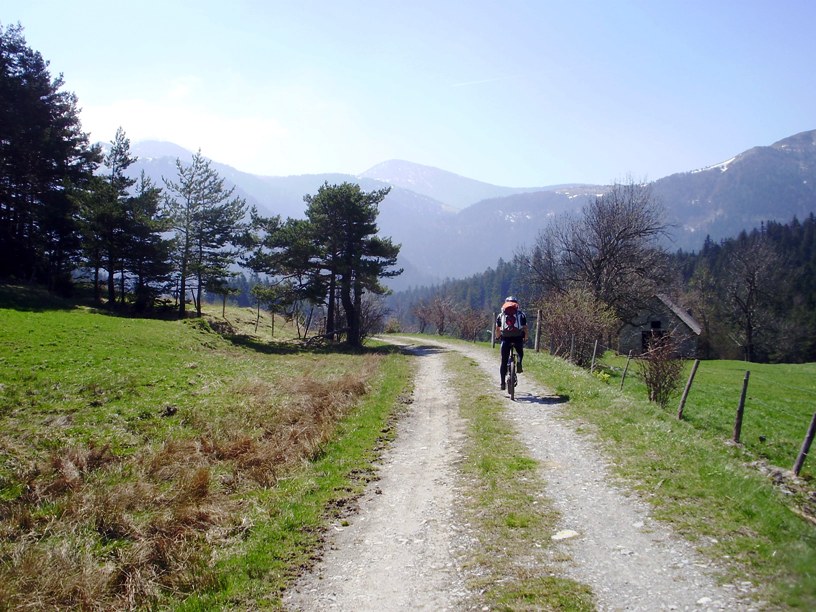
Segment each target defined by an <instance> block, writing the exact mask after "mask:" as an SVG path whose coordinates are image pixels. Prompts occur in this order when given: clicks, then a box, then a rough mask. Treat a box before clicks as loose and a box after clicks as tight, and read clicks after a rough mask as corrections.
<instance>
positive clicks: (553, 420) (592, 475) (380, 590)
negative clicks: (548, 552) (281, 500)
mask: <svg viewBox="0 0 816 612" xmlns="http://www.w3.org/2000/svg"><path fill="white" fill-rule="evenodd" d="M388 340H389V341H391V342H400V343H405V344H408V345H410V344H412V343H413V344H416V342H417V341H416V340H412V339H409V338H402V339H400V338H392V337H389V338H388ZM429 345H432V346H434V347H435V348H427V347H428V346H429ZM422 347H425V348H421V347H416V346H414V348H413V349H412V351H413V352H414V354H415V355H416V356H417V360H418V369H417V374H416V380H415V387H414V397H413V403H412V404H411V409H410V411H409V412H408V413H407V414H406V415H405V416H404V417H403V418H402V419H401V421H400V423H399V425H398V434H397V438H396V440H395V441H394V443H393V444H392V445H391V447H390V448H389V449H388V450H387V451H386V453H385V454H384V456H383V458H382V461H381V465H380V478H381V479H380V480H379V481H378V482H375V483H372V484H371V486H370V487H369V488H368V490H367V491H366V493H365V495H364V496H363V497H362V499H361V500H360V502H359V512H357V513H356V514H355V515H354V516H352V517H350V518H349V519H348V524H347V525H335V526H334V529H333V530H332V533H331V534H330V535H329V537H328V538H327V542H326V550H325V552H324V555H323V559H322V560H321V561H320V562H319V563H318V564H317V566H316V567H315V568H314V569H313V571H312V572H310V573H308V574H306V575H304V576H303V577H302V578H301V579H300V580H299V581H298V582H297V583H296V584H295V585H293V587H292V588H291V589H290V590H289V591H288V592H287V594H286V596H285V598H284V604H285V605H286V606H287V608H288V609H291V610H349V611H350V610H355V611H357V610H360V611H362V610H408V609H410V610H458V609H463V602H464V601H466V596H467V594H468V592H467V587H466V579H465V573H464V571H463V570H462V568H461V567H460V566H459V563H460V561H461V559H462V555H461V554H460V553H461V552H462V551H463V550H464V548H465V547H467V545H468V543H469V542H470V541H471V538H470V536H469V534H468V533H467V530H466V528H465V527H463V526H462V525H458V524H457V523H456V518H455V517H456V513H455V506H456V503H457V496H458V495H460V494H461V492H460V491H458V490H457V484H456V462H457V458H458V452H459V451H458V449H459V447H460V442H461V440H462V436H463V435H464V433H463V432H464V425H463V423H462V422H461V421H460V418H459V416H458V410H457V398H456V397H455V396H453V395H452V393H451V391H450V390H446V391H445V392H444V393H440V389H441V388H444V384H443V383H444V380H445V377H446V376H447V374H446V372H445V370H444V358H443V357H444V356H443V354H442V352H444V351H454V350H455V351H458V352H460V353H463V354H465V355H467V356H468V357H470V358H471V359H473V360H474V361H476V362H477V363H478V364H479V365H480V366H481V367H482V368H483V369H484V371H485V373H486V375H488V377H489V378H488V380H489V384H490V385H493V386H494V387H495V393H497V394H501V395H502V396H504V397H506V395H504V393H503V392H501V391H499V389H498V384H496V383H498V351H492V352H491V351H489V350H486V349H483V348H480V347H476V346H472V347H469V346H463V345H461V344H447V343H444V342H442V341H435V342H433V343H431V342H426V341H423V342H422ZM516 400H517V401H516V402H511V401H510V400H509V398H507V400H506V401H507V416H508V418H509V419H510V420H511V422H513V423H514V424H515V425H516V429H517V432H518V436H519V439H520V440H521V441H522V442H523V443H524V444H525V445H526V446H527V448H528V450H529V452H530V455H531V456H532V457H534V458H535V459H537V460H538V461H539V462H540V465H541V474H542V477H543V480H544V481H545V483H546V484H545V489H544V491H543V492H542V493H543V494H544V495H545V496H546V497H547V498H548V499H550V500H551V502H552V503H553V505H554V506H555V508H556V509H557V510H558V511H559V512H560V513H561V517H562V518H561V521H562V523H561V524H560V525H559V526H558V534H557V537H558V538H559V539H558V541H557V542H554V546H555V547H556V552H558V553H563V554H556V555H554V558H558V559H567V560H565V561H561V562H558V563H559V565H558V566H557V567H558V569H560V570H561V572H562V573H563V575H564V576H566V577H569V578H572V579H575V580H578V581H580V582H582V583H584V584H587V585H589V586H590V587H591V588H592V590H593V592H594V593H595V596H596V600H597V605H598V609H599V610H643V611H652V610H755V609H759V608H758V606H756V605H755V604H750V603H748V602H747V599H746V598H745V595H746V593H749V592H750V590H751V585H750V583H748V582H739V583H737V584H725V585H718V584H717V581H716V575H717V568H716V566H715V565H714V564H712V563H711V562H710V561H709V560H707V559H705V558H703V557H702V556H700V555H699V554H698V553H697V552H696V551H695V549H694V548H693V546H692V545H691V544H689V543H688V542H686V541H684V540H683V539H682V538H680V537H678V536H677V535H676V534H675V533H673V532H672V530H671V528H670V527H669V526H667V525H666V524H664V523H660V522H658V521H656V520H654V519H653V518H652V517H651V516H650V512H649V507H648V505H647V504H645V503H644V502H642V501H640V500H639V499H638V498H637V497H636V495H635V494H633V493H630V492H627V491H626V489H625V488H624V486H623V485H621V484H620V483H616V482H615V479H614V478H613V476H612V475H611V473H610V470H609V464H608V462H607V461H606V459H605V458H604V457H603V455H602V453H601V452H600V451H599V447H598V446H597V445H595V444H594V443H593V441H592V440H591V439H590V438H589V437H588V436H585V435H580V434H577V433H576V432H575V431H574V429H573V427H574V425H573V424H571V423H570V421H568V420H565V419H562V418H559V411H560V408H561V406H562V404H559V403H558V401H557V398H555V397H553V396H552V394H551V392H549V391H548V390H547V389H545V388H543V387H542V386H540V385H537V384H535V383H534V382H532V381H531V380H530V379H529V378H527V377H526V376H525V375H524V374H522V375H521V376H520V383H519V387H518V390H517V393H516Z"/></svg>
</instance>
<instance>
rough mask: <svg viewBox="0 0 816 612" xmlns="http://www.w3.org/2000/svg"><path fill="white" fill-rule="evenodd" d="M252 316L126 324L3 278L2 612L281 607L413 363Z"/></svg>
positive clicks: (353, 485) (361, 481) (362, 466)
mask: <svg viewBox="0 0 816 612" xmlns="http://www.w3.org/2000/svg"><path fill="white" fill-rule="evenodd" d="M26 294H27V295H26ZM3 304H5V305H7V306H9V307H5V308H4V307H2V305H3ZM255 317H256V313H255V312H252V311H249V310H248V309H229V310H228V311H227V321H228V322H229V327H230V328H232V329H235V330H237V331H239V332H243V333H245V334H247V335H238V336H226V337H225V336H223V335H221V334H219V333H216V332H215V331H214V329H213V325H210V323H209V321H212V322H213V323H214V324H215V326H216V327H224V326H225V321H224V320H223V319H221V309H220V308H213V309H212V313H210V314H209V315H208V317H207V318H206V319H203V320H196V319H188V320H185V321H160V320H148V319H137V318H123V317H116V316H111V315H108V314H105V313H103V312H96V311H94V310H91V309H88V308H85V307H77V306H75V305H73V304H70V303H65V302H61V301H59V300H55V299H52V298H49V297H48V296H47V295H43V294H38V293H36V292H30V291H28V290H23V289H19V288H10V287H7V286H6V287H3V286H0V609H17V608H20V607H32V608H36V609H42V608H49V609H65V608H89V609H90V608H93V609H98V608H108V609H115V608H130V607H139V608H150V607H156V606H158V607H163V608H175V607H181V608H182V609H213V608H225V607H231V606H238V607H241V608H244V609H257V608H259V607H276V605H278V604H277V603H276V602H278V601H279V596H280V592H281V590H282V588H283V587H284V586H285V584H286V583H287V581H288V580H289V579H290V578H291V577H292V576H293V575H295V574H296V573H297V571H298V569H299V568H300V567H301V566H302V565H303V564H304V563H306V562H307V561H308V559H309V557H310V555H312V554H313V548H314V546H315V545H316V543H317V542H318V541H319V534H320V530H321V529H322V528H323V525H324V524H325V522H326V520H328V518H327V517H330V516H331V515H332V514H333V513H334V514H336V513H337V512H338V511H339V509H340V508H341V507H343V506H344V505H345V501H344V500H347V499H348V498H349V497H353V496H354V495H356V494H358V493H359V492H360V491H361V490H362V487H363V486H364V485H365V482H366V480H367V478H369V476H370V474H371V470H372V468H371V462H372V460H373V459H374V458H375V456H376V453H375V452H374V450H375V449H376V448H377V447H378V446H379V445H381V444H382V441H383V440H384V439H386V438H388V437H389V436H390V435H392V434H391V429H390V426H389V420H390V419H391V416H392V414H393V412H394V411H395V410H396V409H398V408H399V405H400V401H399V398H400V396H401V394H403V393H404V392H405V391H406V389H407V388H408V387H407V386H408V384H409V381H410V364H409V361H408V360H407V358H405V357H403V356H401V355H399V354H398V353H396V352H393V351H389V350H385V349H375V350H368V351H364V352H363V353H355V354H351V353H344V352H328V351H324V350H302V349H300V348H299V347H298V345H297V344H296V343H292V342H289V341H287V340H288V338H287V336H291V335H292V330H291V329H289V330H287V329H285V327H283V326H282V325H281V321H278V322H277V327H276V337H275V338H272V337H271V335H270V334H271V321H270V320H269V319H268V318H266V319H265V320H264V321H263V322H262V325H261V326H260V327H259V330H258V334H257V335H249V334H255V331H254V323H255Z"/></svg>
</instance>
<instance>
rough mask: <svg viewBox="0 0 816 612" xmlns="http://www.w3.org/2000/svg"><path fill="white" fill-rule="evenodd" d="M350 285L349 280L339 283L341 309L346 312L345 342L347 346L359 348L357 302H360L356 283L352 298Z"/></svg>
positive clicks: (358, 312)
mask: <svg viewBox="0 0 816 612" xmlns="http://www.w3.org/2000/svg"><path fill="white" fill-rule="evenodd" d="M351 285H352V283H351V281H350V280H348V281H347V280H346V279H343V281H342V282H341V289H340V299H341V300H342V302H343V309H344V310H345V311H346V325H347V326H348V332H347V333H346V341H347V342H348V344H349V346H353V347H358V346H360V308H359V305H358V302H359V301H360V296H359V290H358V289H357V283H355V289H354V296H352V287H351Z"/></svg>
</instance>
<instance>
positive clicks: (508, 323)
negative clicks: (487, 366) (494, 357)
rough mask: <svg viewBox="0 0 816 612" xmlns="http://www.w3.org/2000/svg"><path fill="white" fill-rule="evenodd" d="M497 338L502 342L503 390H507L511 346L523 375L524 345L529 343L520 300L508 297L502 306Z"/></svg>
mask: <svg viewBox="0 0 816 612" xmlns="http://www.w3.org/2000/svg"><path fill="white" fill-rule="evenodd" d="M495 334H496V338H498V339H499V340H500V341H501V366H500V367H499V374H500V376H501V388H502V389H506V388H507V387H506V384H505V382H504V379H505V377H506V376H507V360H508V359H509V358H510V346H511V345H512V346H515V347H516V353H517V354H518V366H517V368H516V371H517V372H519V373H521V372H522V371H523V370H522V367H521V362H522V360H523V359H524V343H525V342H526V341H527V315H526V314H524V311H523V310H521V308H520V307H519V303H518V300H517V299H516V298H515V297H514V296H512V295H508V296H507V298H506V299H505V300H504V304H502V307H501V312H500V313H499V316H498V317H496V332H495Z"/></svg>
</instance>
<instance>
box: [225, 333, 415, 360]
mask: <svg viewBox="0 0 816 612" xmlns="http://www.w3.org/2000/svg"><path fill="white" fill-rule="evenodd" d="M224 338H226V339H227V340H229V341H230V342H232V343H233V344H234V345H236V346H240V347H242V348H245V349H249V350H252V351H256V352H258V353H262V354H264V355H297V354H300V353H306V354H311V355H332V354H335V355H336V354H342V355H393V354H394V353H399V352H400V350H401V347H399V346H393V345H382V346H363V347H360V348H357V347H351V346H349V345H347V344H343V343H337V344H328V343H326V344H311V345H310V344H306V343H303V342H297V341H291V342H268V341H261V340H258V339H257V338H253V337H251V336H244V335H240V334H236V335H225V336H224Z"/></svg>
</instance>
